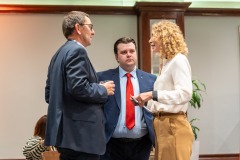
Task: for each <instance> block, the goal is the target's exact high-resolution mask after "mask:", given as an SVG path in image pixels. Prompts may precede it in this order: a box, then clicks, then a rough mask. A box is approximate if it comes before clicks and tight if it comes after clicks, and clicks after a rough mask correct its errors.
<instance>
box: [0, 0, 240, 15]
mask: <svg viewBox="0 0 240 160" xmlns="http://www.w3.org/2000/svg"><path fill="white" fill-rule="evenodd" d="M137 3H139V2H136V4H137ZM141 3H142V4H140V5H139V4H138V7H134V6H133V7H122V6H83V5H15V4H13V5H11V4H9V5H5V4H0V13H48V14H49V13H52V14H54V13H65V12H69V11H72V10H78V11H83V12H87V13H89V14H112V15H115V14H122V15H135V14H138V10H139V9H141V7H142V5H144V3H145V2H141ZM146 3H147V2H146ZM158 3H159V5H161V6H162V10H163V9H164V8H166V9H169V6H170V7H171V5H172V4H170V2H158ZM166 5H167V6H168V7H167V6H166ZM179 6H180V9H184V7H185V6H182V8H181V3H179ZM172 7H173V6H172ZM150 8H151V10H152V11H154V10H155V11H156V8H155V9H154V3H153V5H152V6H150ZM175 11H178V10H175ZM185 15H186V16H240V9H239V8H236V9H233V8H187V9H186V12H185Z"/></svg>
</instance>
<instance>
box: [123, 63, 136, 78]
mask: <svg viewBox="0 0 240 160" xmlns="http://www.w3.org/2000/svg"><path fill="white" fill-rule="evenodd" d="M126 73H128V72H126V71H125V70H124V69H123V68H122V67H120V66H119V76H120V78H122V77H124V76H125V74H126ZM130 73H131V75H132V77H133V78H136V77H137V69H136V66H135V67H134V70H133V71H132V72H130Z"/></svg>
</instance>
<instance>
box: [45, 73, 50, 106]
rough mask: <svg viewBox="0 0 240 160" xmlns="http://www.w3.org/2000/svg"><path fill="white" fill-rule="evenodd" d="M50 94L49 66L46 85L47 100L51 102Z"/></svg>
mask: <svg viewBox="0 0 240 160" xmlns="http://www.w3.org/2000/svg"><path fill="white" fill-rule="evenodd" d="M49 95H50V80H49V68H48V75H47V80H46V86H45V101H46V102H47V103H49Z"/></svg>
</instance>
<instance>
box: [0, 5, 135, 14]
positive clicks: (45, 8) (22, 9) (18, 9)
mask: <svg viewBox="0 0 240 160" xmlns="http://www.w3.org/2000/svg"><path fill="white" fill-rule="evenodd" d="M69 11H83V12H87V13H88V14H113V15H114V14H127V15H131V14H136V12H135V11H134V8H133V7H117V6H83V5H82V6H80V5H74V6H73V5H69V6H66V5H1V4H0V13H48V14H49V13H52V14H55V13H66V12H69Z"/></svg>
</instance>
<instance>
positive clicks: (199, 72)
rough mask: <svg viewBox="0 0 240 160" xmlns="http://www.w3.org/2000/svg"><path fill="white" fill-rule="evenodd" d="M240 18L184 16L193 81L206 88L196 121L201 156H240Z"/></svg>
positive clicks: (194, 116)
mask: <svg viewBox="0 0 240 160" xmlns="http://www.w3.org/2000/svg"><path fill="white" fill-rule="evenodd" d="M238 26H240V17H185V29H186V40H187V43H188V47H189V51H190V54H189V59H190V63H191V66H192V73H193V78H195V79H200V80H201V81H203V82H204V83H205V84H206V86H207V94H206V95H204V94H203V97H204V103H203V106H202V108H201V109H200V110H197V111H196V110H191V109H190V110H189V117H190V118H199V119H200V120H199V121H198V122H197V123H196V124H197V126H198V127H199V128H200V133H199V141H200V153H204V154H205V153H212V154H218V153H239V141H240V140H239V135H240V130H239V129H240V121H239V113H240V110H239V107H240V103H239V102H240V100H239V95H240V94H239V88H240V86H239V82H240V80H239V73H240V70H239V64H240V62H239V60H240V58H239V55H240V54H239V40H240V39H239V33H238Z"/></svg>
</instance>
